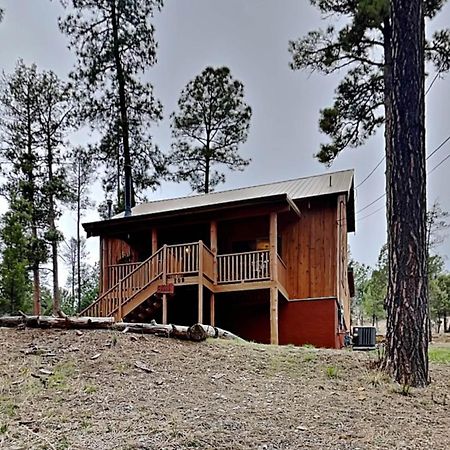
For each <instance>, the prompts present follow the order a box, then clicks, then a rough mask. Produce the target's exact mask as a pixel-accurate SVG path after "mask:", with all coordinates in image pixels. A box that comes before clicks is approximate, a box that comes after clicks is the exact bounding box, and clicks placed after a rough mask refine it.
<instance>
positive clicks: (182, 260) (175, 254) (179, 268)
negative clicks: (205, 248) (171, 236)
mask: <svg viewBox="0 0 450 450" xmlns="http://www.w3.org/2000/svg"><path fill="white" fill-rule="evenodd" d="M198 249H199V243H198V242H193V243H190V244H178V245H168V246H167V248H166V271H167V275H189V274H194V273H196V272H198V255H199V252H198Z"/></svg>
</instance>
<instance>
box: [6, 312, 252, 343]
mask: <svg viewBox="0 0 450 450" xmlns="http://www.w3.org/2000/svg"><path fill="white" fill-rule="evenodd" d="M23 326H25V327H29V328H44V329H45V328H59V329H75V330H78V329H93V330H95V329H106V330H115V331H121V332H123V333H139V334H154V335H156V336H162V337H170V338H175V339H183V340H188V341H194V342H201V341H204V340H205V339H207V338H219V339H232V340H239V341H243V339H241V338H240V337H239V336H236V335H235V334H233V333H230V332H229V331H226V330H223V329H221V328H217V327H213V326H211V325H203V324H200V323H196V324H194V325H191V326H185V325H162V324H158V323H155V322H152V323H131V322H130V323H127V322H115V321H114V318H113V317H64V318H62V317H51V316H27V315H25V314H22V315H21V316H0V327H23Z"/></svg>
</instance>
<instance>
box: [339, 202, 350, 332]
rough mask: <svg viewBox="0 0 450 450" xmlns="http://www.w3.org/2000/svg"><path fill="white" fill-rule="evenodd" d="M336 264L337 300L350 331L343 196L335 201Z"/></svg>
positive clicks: (345, 218) (345, 205) (345, 214)
mask: <svg viewBox="0 0 450 450" xmlns="http://www.w3.org/2000/svg"><path fill="white" fill-rule="evenodd" d="M337 228H338V242H337V251H338V256H337V264H338V271H337V273H338V279H337V283H338V300H339V302H340V303H341V305H342V307H343V310H344V321H345V328H346V329H347V330H349V329H350V321H351V319H350V292H349V286H348V243H347V202H346V197H345V195H340V196H338V199H337Z"/></svg>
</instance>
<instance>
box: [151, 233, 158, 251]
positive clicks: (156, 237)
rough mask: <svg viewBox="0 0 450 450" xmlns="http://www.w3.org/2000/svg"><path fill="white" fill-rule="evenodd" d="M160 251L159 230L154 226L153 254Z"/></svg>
mask: <svg viewBox="0 0 450 450" xmlns="http://www.w3.org/2000/svg"><path fill="white" fill-rule="evenodd" d="M157 251H158V230H157V229H156V228H152V255H153V253H156V252H157Z"/></svg>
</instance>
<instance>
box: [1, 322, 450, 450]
mask: <svg viewBox="0 0 450 450" xmlns="http://www.w3.org/2000/svg"><path fill="white" fill-rule="evenodd" d="M98 353H100V357H98V358H97V359H91V358H92V356H94V355H96V354H98ZM0 357H1V361H2V366H1V368H0V374H1V381H0V448H2V449H16V450H19V449H33V450H43V449H49V450H54V449H58V450H62V449H74V450H75V449H77V450H78V449H80V450H81V449H83V450H84V449H99V450H101V449H124V450H132V449H133V450H137V449H191V448H198V449H233V450H235V449H236V450H238V449H436V450H438V449H447V448H450V437H449V433H448V430H449V429H450V419H449V417H450V411H449V409H450V407H449V404H450V396H449V393H450V384H449V383H450V365H448V364H441V363H432V365H431V374H432V377H433V380H434V382H433V384H432V385H431V386H430V387H429V388H427V389H424V390H412V391H411V392H410V395H408V396H402V395H399V392H400V391H401V388H400V387H399V386H396V385H395V384H393V383H391V382H390V380H389V379H388V378H386V376H384V375H383V374H381V373H379V372H375V371H372V370H370V369H369V368H368V367H369V362H370V360H371V359H373V358H374V357H375V355H370V354H368V353H363V352H359V353H357V352H350V351H331V350H319V349H314V348H296V347H292V346H286V347H271V346H264V345H256V344H237V343H234V342H228V341H207V342H205V343H202V344H194V343H189V342H180V341H175V340H169V339H163V338H156V337H144V336H139V337H137V338H136V336H131V335H123V334H111V333H109V332H102V331H92V332H85V333H83V335H82V336H78V335H77V334H76V333H75V332H72V331H68V332H65V331H59V332H58V331H43V330H34V331H33V330H25V331H15V330H6V329H0ZM136 362H139V363H138V365H139V364H140V365H142V364H143V365H145V367H146V368H147V369H151V370H152V372H150V373H149V372H148V371H144V370H141V369H139V368H136V367H135V363H136ZM40 369H44V370H48V371H50V372H51V374H43V373H41V372H40Z"/></svg>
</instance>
